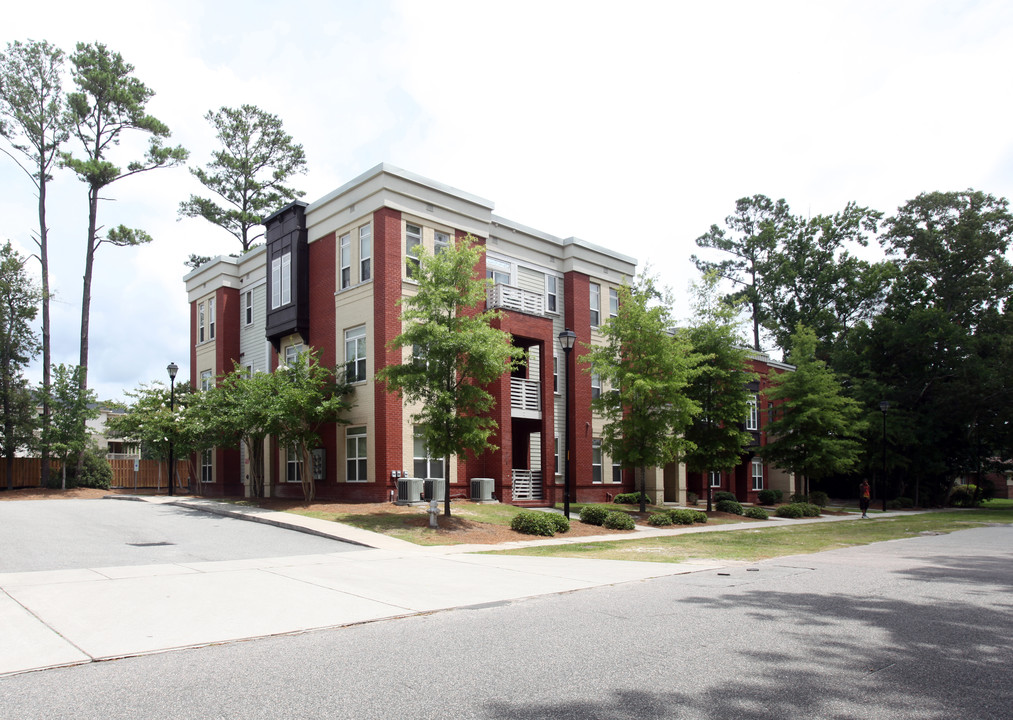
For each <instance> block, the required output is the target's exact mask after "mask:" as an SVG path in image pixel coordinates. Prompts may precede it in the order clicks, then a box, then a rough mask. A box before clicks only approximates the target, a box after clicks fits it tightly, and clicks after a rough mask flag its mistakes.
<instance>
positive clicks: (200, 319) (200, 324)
mask: <svg viewBox="0 0 1013 720" xmlns="http://www.w3.org/2000/svg"><path fill="white" fill-rule="evenodd" d="M204 322H205V321H204V303H197V342H198V343H202V342H204Z"/></svg>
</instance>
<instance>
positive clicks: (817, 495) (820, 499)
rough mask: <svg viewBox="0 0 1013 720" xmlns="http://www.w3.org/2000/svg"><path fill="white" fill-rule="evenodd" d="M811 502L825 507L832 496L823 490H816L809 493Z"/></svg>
mask: <svg viewBox="0 0 1013 720" xmlns="http://www.w3.org/2000/svg"><path fill="white" fill-rule="evenodd" d="M809 502H811V503H812V504H813V505H818V506H819V507H821V508H825V507H826V506H827V503H829V502H830V497H829V496H828V495H827V494H826V493H825V492H823V491H822V490H816V491H814V492H811V493H809Z"/></svg>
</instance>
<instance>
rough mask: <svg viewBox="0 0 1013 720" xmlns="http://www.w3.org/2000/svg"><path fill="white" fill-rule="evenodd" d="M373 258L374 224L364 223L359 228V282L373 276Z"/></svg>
mask: <svg viewBox="0 0 1013 720" xmlns="http://www.w3.org/2000/svg"><path fill="white" fill-rule="evenodd" d="M372 259H373V226H372V225H363V226H362V227H361V228H359V282H366V281H367V280H369V278H370V277H371V271H372V268H371V262H372Z"/></svg>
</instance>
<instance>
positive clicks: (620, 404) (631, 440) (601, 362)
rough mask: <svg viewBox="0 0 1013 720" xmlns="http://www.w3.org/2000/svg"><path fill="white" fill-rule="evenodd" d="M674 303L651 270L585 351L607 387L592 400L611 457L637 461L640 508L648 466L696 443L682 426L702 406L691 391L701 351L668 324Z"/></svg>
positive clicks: (622, 296)
mask: <svg viewBox="0 0 1013 720" xmlns="http://www.w3.org/2000/svg"><path fill="white" fill-rule="evenodd" d="M669 308H670V304H669V302H668V300H667V298H666V297H664V296H663V295H662V293H661V292H660V291H659V290H658V289H657V288H656V286H655V283H654V280H653V279H652V278H651V277H649V276H641V277H640V278H639V279H638V280H637V281H636V283H635V284H634V285H632V286H631V285H629V284H627V283H624V284H623V286H622V287H621V288H620V289H619V310H618V315H616V316H615V317H612V318H610V319H609V320H608V321H607V322H606V323H604V324H603V325H602V326H601V334H602V336H603V338H604V341H605V342H604V344H603V345H596V346H590V347H589V348H588V352H587V354H586V355H585V359H586V360H587V361H588V362H589V363H590V371H591V372H592V373H595V374H597V375H598V376H599V377H600V378H601V383H602V388H603V392H602V394H601V396H600V397H599V398H597V399H594V400H592V401H591V404H592V408H593V409H594V410H595V411H596V412H598V413H600V414H601V415H602V417H604V419H605V423H606V424H605V428H604V430H603V432H602V446H603V447H604V448H605V449H606V450H607V451H608V452H609V454H611V456H612V459H613V462H615V461H618V462H619V463H620V464H621V465H622V466H623V467H624V468H634V469H636V468H639V469H640V512H645V510H646V496H645V493H644V474H645V472H646V468H647V467H648V466H651V467H663V466H664V465H667V464H668V463H669V462H671V461H672V460H673V459H675V458H676V457H677V456H678V455H679V454H680V453H685V452H688V451H691V450H692V449H693V443H692V442H690V441H689V440H688V439H687V438H686V436H685V431H686V429H687V428H688V427H689V426H690V424H691V423H692V421H693V417H694V416H695V415H696V414H697V413H699V412H700V405H699V404H698V403H697V402H696V401H694V400H693V399H691V398H690V397H689V395H688V394H687V390H688V388H689V385H690V383H691V382H692V381H693V379H694V378H695V377H696V374H697V373H698V372H699V370H698V369H697V363H698V362H699V356H698V355H696V354H695V353H694V352H693V349H692V347H691V345H690V342H689V338H688V335H687V333H686V332H685V331H683V330H676V331H674V332H673V331H672V330H671V329H670V328H671V327H672V325H673V323H672V318H671V311H670V309H669ZM606 388H607V389H606Z"/></svg>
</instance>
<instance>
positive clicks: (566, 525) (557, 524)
mask: <svg viewBox="0 0 1013 720" xmlns="http://www.w3.org/2000/svg"><path fill="white" fill-rule="evenodd" d="M542 514H543V515H545V517H547V518H549V522H551V523H552V527H553V528H554V529H555V530H556V532H558V533H565V532H569V531H570V521H569V520H567V519H566V515H560V514H557V513H542Z"/></svg>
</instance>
